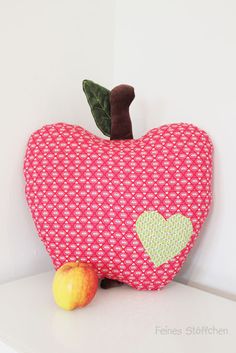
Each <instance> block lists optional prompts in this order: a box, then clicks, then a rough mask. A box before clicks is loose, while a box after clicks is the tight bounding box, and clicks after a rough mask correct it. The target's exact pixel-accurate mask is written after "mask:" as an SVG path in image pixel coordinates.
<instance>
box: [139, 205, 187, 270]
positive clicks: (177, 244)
mask: <svg viewBox="0 0 236 353" xmlns="http://www.w3.org/2000/svg"><path fill="white" fill-rule="evenodd" d="M136 232H137V234H138V236H139V239H140V240H141V243H142V244H143V247H144V248H145V250H146V251H147V253H148V255H149V256H150V258H151V260H152V261H153V263H154V264H155V266H157V267H158V266H160V265H162V264H163V263H165V262H166V261H168V260H171V259H172V258H173V257H175V256H176V255H178V254H179V253H180V251H181V250H183V249H184V248H185V246H186V245H187V243H188V242H189V240H190V237H191V235H192V233H193V225H192V222H191V220H190V219H189V218H187V217H185V216H183V215H181V214H179V213H177V214H175V215H173V216H171V217H170V218H168V219H167V220H166V219H165V218H164V217H163V216H162V215H161V214H160V213H158V212H156V211H145V212H143V213H142V214H141V215H140V216H139V217H138V219H137V221H136Z"/></svg>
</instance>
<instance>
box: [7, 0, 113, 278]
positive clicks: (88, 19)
mask: <svg viewBox="0 0 236 353" xmlns="http://www.w3.org/2000/svg"><path fill="white" fill-rule="evenodd" d="M112 70H113V2H111V1H110V0H99V1H95V0H94V1H92V0H86V1H85V0H84V1H82V0H81V1H79V0H40V1H37V0H21V1H17V0H1V2H0V119H1V129H0V150H1V152H0V163H1V164H0V165H1V183H0V195H1V202H0V282H3V281H8V280H11V279H14V278H17V277H21V276H25V275H29V274H32V273H37V272H40V271H43V270H47V269H49V268H52V266H51V262H50V260H49V257H48V255H47V254H46V250H44V247H43V245H42V244H41V242H40V241H39V239H38V237H37V236H36V232H35V228H34V225H33V222H32V220H31V216H30V214H29V211H28V207H27V205H26V201H25V197H24V181H23V172H22V166H23V157H24V152H25V148H26V142H27V139H28V138H29V136H30V134H31V133H32V132H33V131H34V130H35V129H37V128H39V127H40V126H42V125H43V124H46V123H50V122H58V121H64V122H68V123H72V124H81V125H83V126H84V127H86V128H88V129H90V130H91V131H94V132H95V131H96V133H97V131H98V130H97V128H96V126H95V123H94V122H93V118H92V116H91V114H90V111H89V108H88V105H87V102H86V98H85V96H84V94H83V92H82V89H81V82H82V80H83V79H84V78H90V79H93V80H95V81H98V82H103V83H104V85H107V86H110V83H111V79H112Z"/></svg>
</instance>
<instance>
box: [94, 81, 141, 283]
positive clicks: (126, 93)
mask: <svg viewBox="0 0 236 353" xmlns="http://www.w3.org/2000/svg"><path fill="white" fill-rule="evenodd" d="M134 97H135V94H134V89H133V87H131V86H128V85H119V86H117V87H115V88H113V89H112V90H111V92H110V109H111V137H110V139H111V140H127V139H132V138H133V132H132V123H131V119H130V115H129V106H130V104H131V102H132V101H133V99H134ZM122 285H123V283H122V282H119V281H117V280H113V279H110V278H103V279H102V280H101V283H100V286H101V288H103V289H109V288H113V287H119V286H122Z"/></svg>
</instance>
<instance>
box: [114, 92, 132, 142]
mask: <svg viewBox="0 0 236 353" xmlns="http://www.w3.org/2000/svg"><path fill="white" fill-rule="evenodd" d="M134 97H135V94H134V88H133V87H132V86H129V85H119V86H116V87H115V88H113V89H112V90H111V92H110V109H111V136H110V139H111V140H127V139H132V138H133V132H132V123H131V119H130V114H129V106H130V104H131V102H132V101H133V99H134Z"/></svg>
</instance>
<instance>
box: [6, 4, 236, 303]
mask: <svg viewBox="0 0 236 353" xmlns="http://www.w3.org/2000/svg"><path fill="white" fill-rule="evenodd" d="M235 15H236V3H235V1H234V0H214V1H213V0H198V1H195V0H185V1H184V0H168V1H160V0H145V1H142V0H138V1H137V0H136V1H134V0H117V1H116V8H115V20H114V0H110V1H109V0H99V1H96V0H94V1H92V0H86V1H81V0H41V1H36V0H22V1H17V0H1V2H0V43H1V46H0V97H1V99H0V119H1V129H0V144H1V146H0V147H1V149H0V150H1V153H0V158H1V160H0V163H1V164H0V165H1V183H0V192H1V203H0V226H1V229H0V244H1V246H0V282H3V281H7V280H11V279H13V278H17V277H20V276H24V275H28V274H31V273H36V272H40V271H43V270H46V269H49V268H51V263H50V260H49V258H48V256H47V254H46V251H45V250H44V248H43V245H42V244H41V242H40V241H39V240H38V237H37V236H36V234H35V229H34V225H33V222H32V220H31V216H30V214H29V211H28V207H27V205H26V202H25V197H24V183H23V173H22V164H23V156H24V151H25V146H26V141H27V139H28V137H29V135H30V134H31V132H32V131H34V130H35V129H37V128H38V127H40V126H41V125H43V124H45V123H49V122H57V121H65V122H70V123H72V124H73V123H74V124H77V123H79V124H80V125H83V126H84V127H85V128H87V129H89V130H90V131H93V132H94V133H98V129H97V128H96V126H95V124H94V122H93V119H92V117H91V114H90V111H89V108H88V105H87V102H86V99H85V97H84V95H83V92H82V89H81V81H82V80H83V79H84V78H90V79H93V80H95V81H97V82H100V83H101V84H104V85H105V86H107V87H111V86H114V85H115V84H118V83H121V82H125V83H130V84H133V85H134V87H135V90H136V99H135V102H134V103H133V106H132V111H131V113H132V118H133V127H134V133H135V136H136V137H139V136H141V135H142V134H144V133H145V132H146V131H147V130H149V129H150V128H152V127H155V126H159V125H161V124H164V123H169V122H174V121H189V122H193V123H194V124H196V125H199V126H200V127H201V128H203V129H205V130H207V131H208V132H209V133H210V135H211V136H212V138H213V140H214V144H215V181H214V190H215V196H214V207H213V209H212V212H211V215H210V217H209V219H208V221H207V224H206V226H205V228H204V231H203V232H202V235H201V238H200V239H199V242H198V244H197V246H196V247H195V249H193V251H192V253H191V254H190V256H189V260H188V262H187V263H186V265H185V267H184V269H183V270H182V272H181V274H180V275H179V276H178V280H180V281H183V282H187V283H190V284H193V285H197V286H198V287H204V288H208V289H209V290H215V291H216V292H217V293H221V294H224V295H226V296H231V297H234V298H235V297H236V280H235V278H236V276H235V274H236V261H235V255H234V251H235V248H236V238H235V230H234V228H233V226H234V212H235V207H234V202H235V199H236V188H235V187H233V185H234V182H235V181H234V179H235V177H234V174H235V172H236V167H235V162H234V161H235V156H234V152H233V151H234V150H235V149H236V138H235V136H234V134H235V130H236V99H235V98H236V97H235V82H236V65H235V63H236V44H235V43H236V40H235V37H236V22H235ZM114 25H115V33H114V32H113V30H114Z"/></svg>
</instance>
